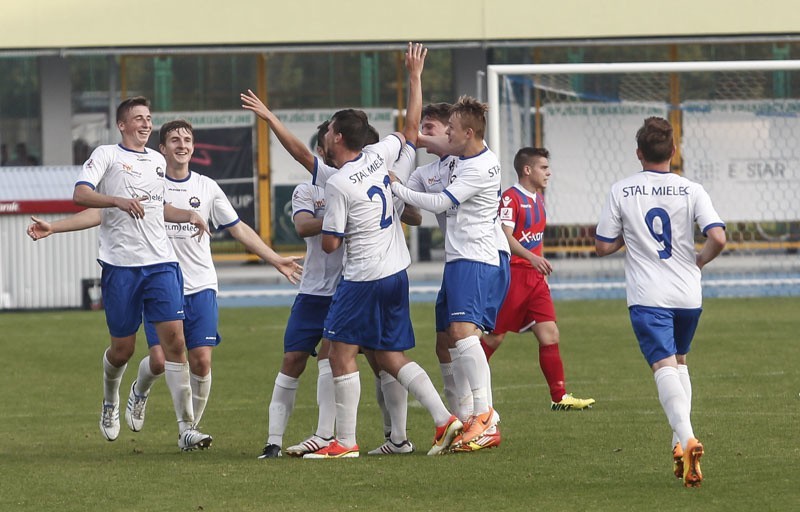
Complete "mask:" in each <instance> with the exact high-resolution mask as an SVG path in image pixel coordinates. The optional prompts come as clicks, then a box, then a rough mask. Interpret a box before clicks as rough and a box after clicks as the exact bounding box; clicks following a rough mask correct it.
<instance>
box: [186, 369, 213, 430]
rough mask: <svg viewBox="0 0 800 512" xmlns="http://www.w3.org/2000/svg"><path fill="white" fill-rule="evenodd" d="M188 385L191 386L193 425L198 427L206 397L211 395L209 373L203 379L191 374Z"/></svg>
mask: <svg viewBox="0 0 800 512" xmlns="http://www.w3.org/2000/svg"><path fill="white" fill-rule="evenodd" d="M189 383H190V384H191V386H192V408H193V409H194V424H195V425H199V424H200V420H201V419H203V412H204V411H205V410H206V404H207V403H208V396H209V395H210V394H211V371H209V372H208V375H206V376H205V377H200V376H199V375H195V374H193V373H191V374H190V375H189Z"/></svg>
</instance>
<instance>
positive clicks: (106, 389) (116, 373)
mask: <svg viewBox="0 0 800 512" xmlns="http://www.w3.org/2000/svg"><path fill="white" fill-rule="evenodd" d="M106 352H107V350H106ZM106 352H103V402H105V403H107V404H119V385H120V383H121V382H122V375H123V374H124V373H125V368H127V367H128V364H127V363H126V364H123V365H122V366H120V367H119V368H117V367H116V366H114V365H112V364H111V363H109V362H108V357H107V356H106Z"/></svg>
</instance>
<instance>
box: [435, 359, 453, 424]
mask: <svg viewBox="0 0 800 512" xmlns="http://www.w3.org/2000/svg"><path fill="white" fill-rule="evenodd" d="M439 370H440V371H441V372H442V382H443V383H444V399H445V400H446V401H447V408H448V409H450V410H451V411H453V412H454V413H458V395H457V394H456V379H455V377H454V376H453V363H452V362H450V363H439Z"/></svg>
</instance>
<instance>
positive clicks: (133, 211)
mask: <svg viewBox="0 0 800 512" xmlns="http://www.w3.org/2000/svg"><path fill="white" fill-rule="evenodd" d="M143 201H147V196H141V197H134V198H131V199H128V198H125V197H118V198H117V208H119V209H120V210H122V211H123V212H125V213H127V214H128V215H130V216H131V217H133V218H134V219H143V218H144V206H143V205H142V202H143Z"/></svg>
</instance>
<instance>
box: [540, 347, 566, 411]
mask: <svg viewBox="0 0 800 512" xmlns="http://www.w3.org/2000/svg"><path fill="white" fill-rule="evenodd" d="M539 366H540V367H541V368H542V373H543V374H544V378H545V380H547V385H548V386H549V387H550V398H552V400H553V402H560V401H561V397H563V396H564V394H565V393H566V392H567V390H566V388H565V387H564V363H562V362H561V353H560V352H559V351H558V343H554V344H552V345H545V346H540V347H539Z"/></svg>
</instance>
